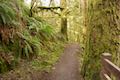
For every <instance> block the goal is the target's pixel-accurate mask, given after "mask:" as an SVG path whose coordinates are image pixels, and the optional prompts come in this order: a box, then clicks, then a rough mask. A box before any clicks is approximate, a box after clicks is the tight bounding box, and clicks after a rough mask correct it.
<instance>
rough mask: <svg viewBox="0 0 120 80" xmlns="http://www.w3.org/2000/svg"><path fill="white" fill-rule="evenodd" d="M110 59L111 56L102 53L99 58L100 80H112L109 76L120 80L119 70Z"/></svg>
mask: <svg viewBox="0 0 120 80" xmlns="http://www.w3.org/2000/svg"><path fill="white" fill-rule="evenodd" d="M111 59H112V56H111V54H109V53H103V54H102V56H101V62H102V70H101V73H100V76H101V80H112V77H111V75H113V76H114V77H115V78H116V80H120V68H119V67H118V66H116V65H115V64H114V63H112V61H111Z"/></svg>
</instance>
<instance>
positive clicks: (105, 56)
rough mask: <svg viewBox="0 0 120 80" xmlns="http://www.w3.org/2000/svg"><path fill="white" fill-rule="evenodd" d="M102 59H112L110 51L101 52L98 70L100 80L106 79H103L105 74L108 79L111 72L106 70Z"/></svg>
mask: <svg viewBox="0 0 120 80" xmlns="http://www.w3.org/2000/svg"><path fill="white" fill-rule="evenodd" d="M104 59H108V60H110V61H111V60H112V56H111V54H110V53H103V54H102V55H101V63H102V70H101V72H100V77H101V80H106V79H105V77H104V76H105V75H108V76H107V77H108V79H110V76H111V73H110V72H108V71H107V68H106V67H105V66H104V64H105V63H104Z"/></svg>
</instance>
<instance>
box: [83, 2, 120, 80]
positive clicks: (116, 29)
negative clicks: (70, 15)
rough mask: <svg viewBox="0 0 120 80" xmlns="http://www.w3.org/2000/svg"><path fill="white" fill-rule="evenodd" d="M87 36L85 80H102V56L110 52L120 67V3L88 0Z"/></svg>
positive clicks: (84, 64) (84, 62)
mask: <svg viewBox="0 0 120 80" xmlns="http://www.w3.org/2000/svg"><path fill="white" fill-rule="evenodd" d="M87 2H88V5H87V6H88V8H87V14H86V17H87V20H86V22H87V23H86V24H87V34H86V35H87V36H86V47H85V55H84V58H85V59H84V61H83V69H82V70H83V71H82V72H83V76H84V77H85V80H100V77H99V73H100V55H101V54H102V53H103V52H109V53H111V54H112V55H113V60H114V62H115V63H116V64H118V65H119V66H120V64H119V63H120V62H119V61H120V50H119V46H120V38H119V36H120V14H119V13H120V1H119V0H88V1H87Z"/></svg>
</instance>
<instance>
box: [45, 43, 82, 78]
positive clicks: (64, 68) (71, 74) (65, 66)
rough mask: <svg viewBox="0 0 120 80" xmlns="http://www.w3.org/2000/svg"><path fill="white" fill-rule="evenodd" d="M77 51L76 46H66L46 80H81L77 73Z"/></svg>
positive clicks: (77, 46) (78, 49)
mask: <svg viewBox="0 0 120 80" xmlns="http://www.w3.org/2000/svg"><path fill="white" fill-rule="evenodd" d="M79 51H80V47H79V45H78V44H69V45H67V46H66V48H65V50H64V53H63V55H62V56H61V58H60V60H59V62H58V63H57V64H56V65H55V66H54V69H53V71H52V72H51V74H50V75H49V79H47V80H82V79H81V78H80V77H81V76H80V73H79V62H78V54H79Z"/></svg>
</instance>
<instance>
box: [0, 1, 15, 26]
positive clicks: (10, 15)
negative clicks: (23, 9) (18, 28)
mask: <svg viewBox="0 0 120 80" xmlns="http://www.w3.org/2000/svg"><path fill="white" fill-rule="evenodd" d="M12 4H13V3H12V2H11V1H3V2H0V25H13V24H14V22H15V20H17V19H16V13H15V10H14V9H13V7H12Z"/></svg>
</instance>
